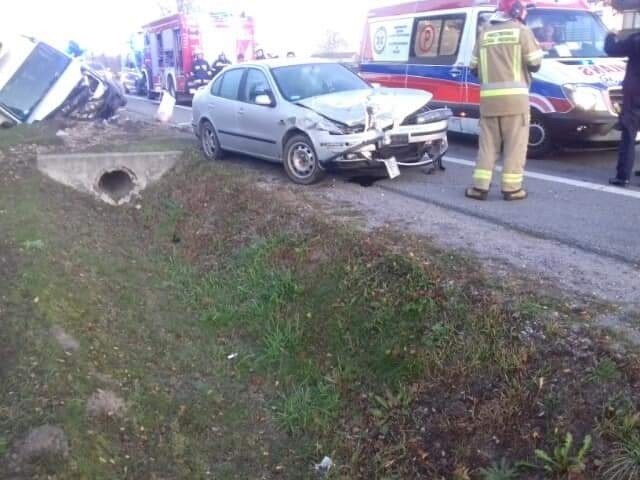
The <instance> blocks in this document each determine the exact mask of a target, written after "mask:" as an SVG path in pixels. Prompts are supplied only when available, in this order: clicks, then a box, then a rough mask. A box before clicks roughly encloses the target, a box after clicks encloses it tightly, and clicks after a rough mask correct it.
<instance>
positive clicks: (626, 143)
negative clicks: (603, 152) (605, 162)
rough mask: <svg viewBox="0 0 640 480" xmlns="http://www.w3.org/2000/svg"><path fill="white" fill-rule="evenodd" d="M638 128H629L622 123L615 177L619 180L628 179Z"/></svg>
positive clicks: (631, 167)
mask: <svg viewBox="0 0 640 480" xmlns="http://www.w3.org/2000/svg"><path fill="white" fill-rule="evenodd" d="M637 135H638V128H637V127H636V128H629V127H627V126H626V125H622V142H621V143H620V151H619V152H618V172H617V175H616V177H617V178H619V179H620V180H629V179H630V178H631V172H632V171H633V164H634V162H635V159H636V136H637Z"/></svg>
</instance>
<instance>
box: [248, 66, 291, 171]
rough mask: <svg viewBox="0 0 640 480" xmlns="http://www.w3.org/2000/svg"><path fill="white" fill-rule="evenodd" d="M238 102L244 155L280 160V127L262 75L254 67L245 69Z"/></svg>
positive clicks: (264, 77) (275, 105) (263, 74)
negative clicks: (240, 103) (245, 73)
mask: <svg viewBox="0 0 640 480" xmlns="http://www.w3.org/2000/svg"><path fill="white" fill-rule="evenodd" d="M240 99H241V100H242V101H243V103H242V105H241V106H240V108H239V110H238V126H239V128H240V130H241V132H242V135H243V136H244V142H245V144H246V148H247V153H249V154H251V155H255V156H257V157H262V158H268V159H276V160H277V159H280V152H279V151H278V139H280V138H282V135H283V131H282V130H283V125H282V123H281V122H280V120H281V115H280V116H278V105H277V104H276V99H275V95H274V94H273V89H272V86H271V84H270V82H269V80H268V79H267V75H266V74H265V72H263V71H262V70H259V69H257V68H249V69H248V71H247V75H246V77H245V79H244V82H243V83H242V87H241V93H240ZM267 99H268V100H269V101H268V102H267Z"/></svg>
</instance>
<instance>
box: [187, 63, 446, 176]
mask: <svg viewBox="0 0 640 480" xmlns="http://www.w3.org/2000/svg"><path fill="white" fill-rule="evenodd" d="M431 98H432V95H431V94H430V93H427V92H424V91H421V90H411V89H405V88H376V87H372V86H371V85H369V84H368V83H366V82H365V81H364V80H363V79H361V78H360V77H359V76H358V75H356V74H355V73H353V72H352V71H350V70H349V69H347V68H346V67H344V66H342V65H340V64H338V63H324V62H313V63H309V62H304V61H300V60H292V59H286V60H285V59H283V60H278V59H275V60H267V61H261V62H255V63H253V64H242V65H240V66H237V67H228V68H227V69H225V70H224V71H223V72H222V73H221V74H219V75H218V76H217V77H216V78H215V79H214V80H213V81H212V82H211V83H210V84H209V85H208V86H207V87H206V88H203V89H201V90H200V91H199V92H198V93H197V94H196V96H195V98H194V100H193V128H194V132H195V134H196V136H197V137H198V138H199V139H200V142H201V145H202V149H203V152H204V155H205V156H206V157H207V158H208V159H210V160H217V159H219V158H221V157H222V156H223V155H224V153H225V152H227V151H232V152H238V153H243V154H248V155H251V156H255V157H259V158H263V159H266V160H271V161H277V162H282V163H283V164H284V167H285V170H286V173H287V175H288V176H289V178H290V179H291V180H292V181H294V182H296V183H299V184H303V185H309V184H312V183H314V182H317V181H318V180H319V179H320V178H321V177H322V176H323V175H324V173H325V172H326V171H327V170H331V169H340V170H344V169H358V170H359V169H363V168H382V169H386V172H387V174H388V175H389V177H391V178H393V177H396V176H398V175H400V169H399V167H410V166H423V165H433V166H436V165H438V164H440V162H441V159H442V156H443V155H444V154H445V152H446V151H447V148H448V143H447V125H448V119H449V117H450V116H451V112H450V111H449V110H448V109H446V108H445V109H430V108H429V107H428V103H429V101H430V100H431Z"/></svg>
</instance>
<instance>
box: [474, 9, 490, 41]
mask: <svg viewBox="0 0 640 480" xmlns="http://www.w3.org/2000/svg"><path fill="white" fill-rule="evenodd" d="M492 16H493V13H491V12H480V14H478V26H477V27H476V37H478V36H479V35H480V30H482V28H483V27H484V26H485V25H486V24H487V23H489V20H490V19H491V17H492Z"/></svg>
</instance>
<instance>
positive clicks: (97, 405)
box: [87, 390, 127, 418]
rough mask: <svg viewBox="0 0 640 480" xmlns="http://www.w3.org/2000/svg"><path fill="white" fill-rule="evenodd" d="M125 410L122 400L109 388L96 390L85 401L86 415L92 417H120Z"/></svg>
mask: <svg viewBox="0 0 640 480" xmlns="http://www.w3.org/2000/svg"><path fill="white" fill-rule="evenodd" d="M126 410H127V408H126V405H125V403H124V400H122V399H121V398H120V397H118V396H117V395H116V394H115V393H113V392H112V391H110V390H98V391H97V392H96V393H94V394H93V395H91V397H90V398H89V401H88V402H87V415H89V416H90V417H93V418H100V417H103V418H105V417H106V418H113V417H115V418H122V417H124V414H125V412H126Z"/></svg>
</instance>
